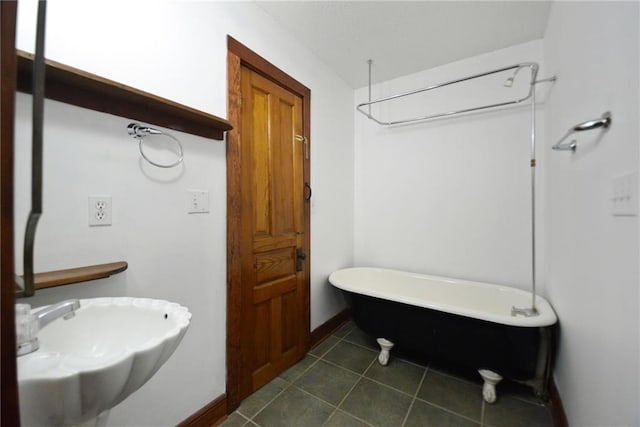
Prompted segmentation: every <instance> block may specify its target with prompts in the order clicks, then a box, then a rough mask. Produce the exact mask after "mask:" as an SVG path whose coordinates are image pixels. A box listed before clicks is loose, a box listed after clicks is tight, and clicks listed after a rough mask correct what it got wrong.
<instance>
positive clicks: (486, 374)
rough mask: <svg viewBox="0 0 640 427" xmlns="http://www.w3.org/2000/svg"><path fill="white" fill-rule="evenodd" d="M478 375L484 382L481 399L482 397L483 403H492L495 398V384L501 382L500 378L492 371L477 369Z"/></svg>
mask: <svg viewBox="0 0 640 427" xmlns="http://www.w3.org/2000/svg"><path fill="white" fill-rule="evenodd" d="M478 373H479V374H480V376H481V377H482V379H483V380H484V385H483V386H482V397H484V400H485V402H487V403H494V402H495V401H496V397H497V395H496V384H498V383H499V382H500V381H502V376H501V375H499V374H496V373H495V372H493V371H489V370H488V369H479V370H478Z"/></svg>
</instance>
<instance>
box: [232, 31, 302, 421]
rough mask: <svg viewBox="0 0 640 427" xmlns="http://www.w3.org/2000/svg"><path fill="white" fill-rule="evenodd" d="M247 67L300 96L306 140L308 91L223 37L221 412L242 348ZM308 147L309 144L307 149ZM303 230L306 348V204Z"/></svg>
mask: <svg viewBox="0 0 640 427" xmlns="http://www.w3.org/2000/svg"><path fill="white" fill-rule="evenodd" d="M243 66H244V67H247V68H249V69H251V70H252V71H254V72H256V73H258V74H260V75H262V76H263V77H265V78H267V79H269V80H271V81H273V82H275V83H277V84H279V85H280V86H283V87H284V88H286V89H288V90H289V91H291V92H293V93H295V94H296V95H298V96H300V97H301V98H302V128H303V136H304V137H306V139H307V141H309V144H310V141H311V138H310V136H311V129H310V126H311V90H310V89H309V88H307V87H306V86H305V85H303V84H302V83H300V82H298V81H297V80H295V79H294V78H293V77H291V76H289V75H288V74H287V73H285V72H284V71H282V70H280V69H279V68H277V67H276V66H275V65H273V64H271V63H270V62H269V61H267V60H266V59H264V58H262V57H261V56H259V55H258V54H257V53H255V52H253V51H252V50H251V49H249V48H248V47H246V46H245V45H243V44H242V43H240V42H239V41H237V40H236V39H234V38H233V37H231V36H227V91H228V93H227V116H228V120H229V121H230V122H231V124H232V125H233V130H232V131H229V132H227V392H226V396H227V413H231V412H233V411H234V410H235V409H236V408H237V407H238V405H239V404H240V379H241V377H240V373H241V369H242V366H241V361H242V357H241V356H242V348H241V345H240V320H241V307H242V304H241V303H242V301H241V297H242V292H241V284H242V279H243V278H242V268H241V263H240V255H241V253H240V252H241V239H240V236H241V233H242V225H241V223H240V212H241V209H242V205H243V200H242V198H243V195H242V193H241V191H240V184H241V183H240V177H241V173H240V171H241V168H242V165H241V162H240V140H241V135H240V132H241V129H242V126H241V105H242V100H241V86H240V69H241V67H243ZM309 149H310V148H309ZM304 182H305V183H309V182H310V161H309V159H305V160H304ZM304 223H305V225H304V228H305V230H304V232H305V236H306V239H305V248H304V251H305V253H306V254H307V257H306V259H305V260H304V262H305V266H304V271H305V272H306V286H305V289H306V292H305V296H304V304H303V313H304V317H305V322H306V327H305V330H306V331H307V339H306V343H305V352H306V351H308V349H309V339H310V325H311V317H310V312H311V310H310V289H309V287H310V265H311V262H310V258H311V256H310V253H311V251H310V249H311V248H310V246H311V244H310V242H311V238H310V237H311V221H310V204H309V203H305V204H304Z"/></svg>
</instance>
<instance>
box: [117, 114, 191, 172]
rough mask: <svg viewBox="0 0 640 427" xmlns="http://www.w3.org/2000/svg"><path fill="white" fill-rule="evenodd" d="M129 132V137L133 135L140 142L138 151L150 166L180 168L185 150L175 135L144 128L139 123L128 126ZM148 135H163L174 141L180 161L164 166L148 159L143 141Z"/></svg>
mask: <svg viewBox="0 0 640 427" xmlns="http://www.w3.org/2000/svg"><path fill="white" fill-rule="evenodd" d="M127 132H128V133H129V135H131V137H132V138H134V139H137V140H138V150H139V151H140V155H141V156H142V158H143V159H144V160H145V161H146V162H147V163H149V164H151V165H153V166H155V167H158V168H164V169H167V168H173V167H175V166H178V165H179V164H180V163H182V160H183V158H184V157H183V154H184V152H183V149H182V144H181V143H180V141H178V139H177V138H176V137H174V136H173V135H169V134H168V133H164V132H162V131H161V130H158V129H154V128H151V127H148V126H142V125H141V124H138V123H129V126H127ZM148 135H163V136H166V137H167V138H169V139H171V140H173V142H175V144H176V146H177V147H178V150H177V154H178V159H177V160H176V161H175V162H173V163H169V164H162V163H157V162H154V161H153V160H151V159H150V158H149V157H147V155H146V154H145V152H144V147H143V140H144V138H145V137H146V136H148Z"/></svg>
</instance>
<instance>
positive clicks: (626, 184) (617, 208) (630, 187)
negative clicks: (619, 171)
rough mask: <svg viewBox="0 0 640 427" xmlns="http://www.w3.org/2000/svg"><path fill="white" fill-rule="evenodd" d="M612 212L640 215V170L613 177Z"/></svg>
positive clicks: (617, 214) (622, 214)
mask: <svg viewBox="0 0 640 427" xmlns="http://www.w3.org/2000/svg"><path fill="white" fill-rule="evenodd" d="M612 193H613V194H612V195H611V213H612V214H613V215H615V216H636V215H638V172H632V173H629V174H626V175H619V176H616V177H614V178H613V186H612Z"/></svg>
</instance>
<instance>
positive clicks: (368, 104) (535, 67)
mask: <svg viewBox="0 0 640 427" xmlns="http://www.w3.org/2000/svg"><path fill="white" fill-rule="evenodd" d="M369 61H371V60H369ZM369 61H368V62H369ZM523 68H529V69H530V70H531V79H530V82H529V92H528V93H527V96H525V97H524V98H519V99H515V100H512V101H506V102H498V103H495V104H488V105H482V106H480V107H472V108H465V109H462V110H456V111H447V112H444V113H440V114H432V115H427V116H422V117H414V118H410V119H404V120H395V121H383V120H380V119H377V118H376V117H375V116H374V115H373V114H371V112H370V108H371V106H372V105H375V104H380V103H383V102H387V101H392V100H395V99H399V98H403V97H406V96H411V95H415V94H418V93H422V92H427V91H430V90H434V89H438V88H441V87H444V86H449V85H453V84H456V83H461V82H464V81H468V80H473V79H477V78H480V77H485V76H489V75H492V74H497V73H501V72H504V71H509V70H515V71H514V74H513V76H512V77H509V78H508V79H507V82H506V83H505V85H506V86H510V85H512V84H513V79H514V78H515V76H516V75H517V74H518V72H519V71H520V70H521V69H523ZM538 68H539V66H538V64H537V63H535V62H523V63H520V64H515V65H511V66H508V67H503V68H499V69H496V70H491V71H487V72H484V73H479V74H474V75H471V76H467V77H462V78H459V79H455V80H450V81H447V82H444V83H439V84H436V85H432V86H427V87H424V88H421V89H417V90H412V91H409V92H404V93H400V94H396V95H391V96H387V97H384V98H379V99H376V100H373V101H372V100H369V101H368V102H363V103H361V104H358V105H357V106H356V110H358V111H359V112H360V113H362V114H364V115H365V116H366V117H367V118H369V119H371V120H373V121H374V122H376V123H378V124H379V125H382V126H393V125H400V124H407V123H414V122H422V121H427V120H435V119H439V118H443V117H450V116H454V115H457V114H462V113H470V112H473V111H481V110H486V109H491V108H497V107H504V106H507V105H514V104H520V103H522V102H525V101H527V100H529V99H530V98H531V97H532V95H533V93H534V90H535V84H536V82H537V77H538ZM369 71H371V63H369ZM552 78H553V79H555V77H552ZM550 79H551V78H550ZM545 80H547V79H545ZM369 93H371V78H369ZM365 107H367V110H368V111H367V110H365Z"/></svg>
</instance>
